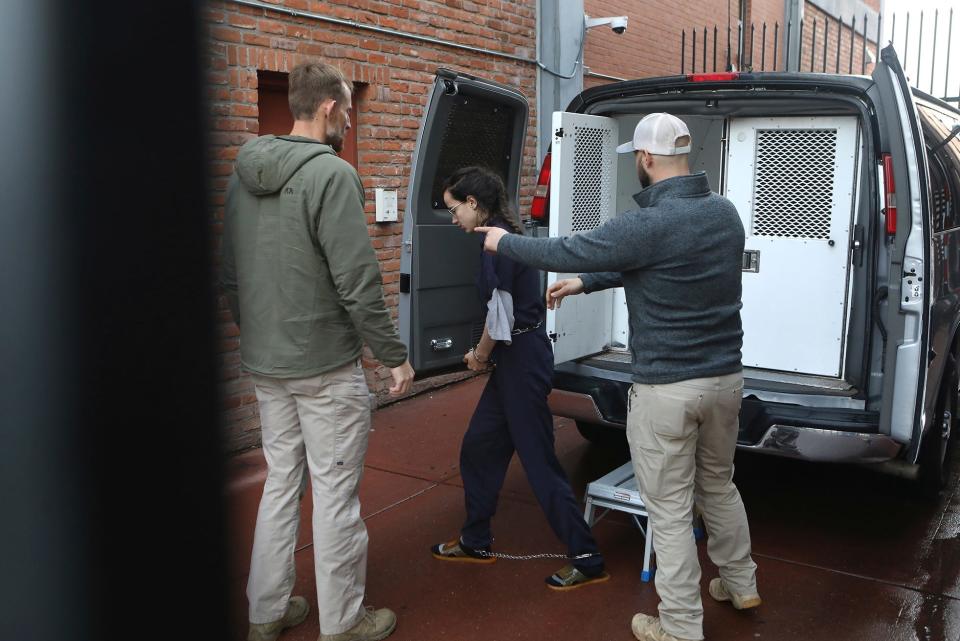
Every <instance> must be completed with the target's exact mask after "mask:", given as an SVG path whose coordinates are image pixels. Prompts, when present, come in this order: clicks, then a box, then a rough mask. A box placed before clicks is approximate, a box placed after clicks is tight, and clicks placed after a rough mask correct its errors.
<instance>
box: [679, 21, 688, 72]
mask: <svg viewBox="0 0 960 641" xmlns="http://www.w3.org/2000/svg"><path fill="white" fill-rule="evenodd" d="M686 58H687V30H686V29H684V30H683V31H682V32H681V33H680V75H681V76H682V75H683V74H685V73H686V72H687V70H686V68H684V66H683V65H684V63H686Z"/></svg>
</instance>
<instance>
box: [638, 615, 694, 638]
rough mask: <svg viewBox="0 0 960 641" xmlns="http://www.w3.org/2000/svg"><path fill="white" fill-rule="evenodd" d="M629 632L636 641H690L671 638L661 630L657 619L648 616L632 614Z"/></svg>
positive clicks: (661, 627)
mask: <svg viewBox="0 0 960 641" xmlns="http://www.w3.org/2000/svg"><path fill="white" fill-rule="evenodd" d="M630 630H632V631H633V636H635V637H636V638H637V639H638V641H690V640H689V639H681V638H680V637H675V636H673V635H672V634H670V633H669V632H667V631H666V630H664V629H663V626H661V625H660V619H659V618H658V617H652V616H650V615H648V614H634V615H633V620H632V621H631V622H630Z"/></svg>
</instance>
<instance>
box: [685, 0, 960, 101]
mask: <svg viewBox="0 0 960 641" xmlns="http://www.w3.org/2000/svg"><path fill="white" fill-rule="evenodd" d="M929 13H930V12H927V14H928V15H929ZM925 17H926V16H925V15H924V12H923V11H921V12H920V17H919V20H920V25H919V29H917V30H916V31H915V35H914V37H915V40H916V41H917V43H916V52H915V54H914V55H913V56H911V54H912V51H911V48H910V47H911V43H910V36H911V31H910V18H911V16H910V12H907V13H906V15H905V17H903V18H900V20H901V24H903V25H904V26H903V29H902V31H903V33H902V34H898V31H897V20H898V17H897V15H896V14H892V15H891V18H890V23H891V24H890V29H889V32H887V33H885V32H884V24H883V19H882V16H881V17H878V18H877V19H876V24H875V25H874V24H871V21H870V16H869V15H868V14H864V16H863V18H862V20H861V21H859V22H858V20H857V17H856V16H851V17H850V19H849V20H845V19H844V18H843V17H839V18H837V17H832V16H823V17H816V16H814V17H813V18H811V19H804V20H802V21H800V23H799V24H796V25H795V24H793V23H792V22H787V23H786V25H785V26H784V25H781V24H780V23H779V22H774V23H773V24H772V25H770V24H768V23H766V22H763V23H762V24H759V25H757V24H751V25H750V26H749V28H748V29H746V28H744V25H742V24H738V25H737V26H736V28H734V27H732V26H729V25H728V26H727V27H719V26H718V25H714V26H713V28H712V30H711V29H710V28H709V27H703V29H702V30H701V29H699V28H693V29H689V30H687V29H684V30H682V31H681V33H680V73H681V74H685V73H707V72H717V71H732V70H734V69H735V68H736V69H739V70H741V71H787V70H789V69H794V70H798V71H802V72H819V73H838V74H844V73H846V74H854V73H856V74H867V73H869V72H870V68H868V65H870V64H871V63H872V62H873V61H875V60H878V59H879V57H880V47H881V43H883V42H885V40H886V41H887V42H892V43H893V44H894V47H895V48H896V49H897V51H898V53H899V52H902V54H900V55H901V63H902V64H903V68H904V70H905V72H907V75H908V79H909V80H910V81H911V82H912V83H913V84H914V86H917V87H920V85H919V80H920V78H921V68H922V66H924V67H925V66H926V65H929V68H930V81H929V85H928V86H925V87H920V88H923V89H925V90H928V93H930V94H932V95H937V93H940V91H939V90H940V89H941V88H942V93H940V97H941V98H943V99H944V100H947V101H953V102H957V101H960V82H958V83H955V85H956V86H953V87H951V86H950V85H949V84H948V83H949V80H950V56H951V54H952V52H953V9H950V11H949V14H948V15H946V14H945V15H943V16H942V17H943V18H944V19H945V22H946V26H945V29H941V28H940V24H941V14H940V11H939V10H936V11H934V12H933V16H932V21H931V20H928V21H927V24H928V26H932V27H933V28H932V29H930V30H929V31H927V32H924V19H925ZM931 22H932V25H931ZM904 23H905V24H904ZM795 30H796V33H794V31H795ZM941 31H946V38H945V39H946V42H945V43H944V44H945V51H946V55H945V58H939V57H938V56H939V55H940V54H941V53H942V52H941V51H940V49H938V47H937V38H938V37H939V36H940V35H941ZM804 32H806V38H805V33H804ZM884 36H886V38H885V37H884ZM898 36H899V38H898ZM927 37H929V38H932V46H930V47H923V46H921V44H920V43H921V42H924V40H925V38H927ZM794 39H795V40H796V41H799V43H800V46H799V50H798V51H796V52H794V53H793V54H791V51H790V49H791V48H790V47H788V46H787V43H788V42H791V41H793V40H794ZM771 45H772V47H771ZM901 45H902V46H901ZM941 48H943V47H941ZM958 48H960V43H958ZM857 52H859V55H858V56H855V54H856V53H857ZM791 55H793V56H795V58H793V59H791ZM913 57H915V58H916V63H915V64H916V75H915V76H911V74H910V73H909V71H910V70H912V69H913V67H912V66H908V64H909V65H912V64H913ZM871 58H872V60H871ZM941 62H943V63H945V64H940V63H941ZM925 84H926V83H925Z"/></svg>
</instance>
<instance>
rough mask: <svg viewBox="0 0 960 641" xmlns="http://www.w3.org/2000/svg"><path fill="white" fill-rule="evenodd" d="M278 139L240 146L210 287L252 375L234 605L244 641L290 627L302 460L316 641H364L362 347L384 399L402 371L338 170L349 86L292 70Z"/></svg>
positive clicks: (371, 629) (350, 173) (365, 397)
mask: <svg viewBox="0 0 960 641" xmlns="http://www.w3.org/2000/svg"><path fill="white" fill-rule="evenodd" d="M289 98H290V110H291V112H292V113H293V116H294V119H295V123H294V126H293V130H292V131H291V133H290V135H289V136H262V137H260V138H257V139H255V140H251V141H250V142H248V143H247V144H245V145H244V146H243V148H242V149H241V150H240V153H239V155H238V156H237V164H236V171H235V173H234V175H233V177H232V178H231V181H230V186H229V188H228V191H227V203H226V213H225V221H224V231H223V261H222V285H223V288H224V290H225V292H226V294H227V298H228V301H229V304H230V310H231V312H232V313H233V318H234V321H235V322H236V323H237V325H238V327H240V329H241V336H240V353H241V358H242V362H243V366H244V367H245V368H246V369H247V370H249V371H250V372H251V374H252V375H253V381H254V384H255V387H256V393H257V400H258V401H259V404H260V423H261V430H262V436H263V453H264V457H265V458H266V460H267V467H268V472H267V479H266V482H265V484H264V488H263V498H262V499H261V501H260V510H259V513H258V514H257V527H256V534H255V536H254V544H253V556H252V560H251V564H250V578H249V581H248V583H247V598H248V599H249V602H250V611H249V619H250V630H249V634H248V639H249V641H273V640H274V639H276V638H277V637H278V636H279V635H280V632H281V631H282V630H283V629H284V628H288V627H292V626H294V625H297V624H299V623H300V622H302V621H303V620H304V619H305V618H306V616H307V613H308V611H309V606H308V604H307V601H306V599H304V598H303V597H291V591H292V589H293V584H294V578H295V567H294V549H295V547H296V540H297V529H298V524H299V522H300V504H299V499H300V483H301V479H302V477H303V473H304V465H307V466H308V468H309V472H310V480H311V486H312V489H313V552H314V561H315V569H316V581H317V601H318V607H319V615H320V631H321V635H320V639H321V641H371V640H375V639H383V638H384V637H386V636H388V635H389V634H390V633H391V632H392V631H393V629H394V627H395V626H396V615H395V614H394V613H393V612H391V611H390V610H388V609H386V608H383V609H379V610H367V609H365V608H364V605H363V596H364V587H365V582H366V561H367V531H366V528H365V526H364V524H363V520H362V519H361V518H360V502H359V499H358V496H357V492H358V489H359V484H360V477H361V474H362V472H363V460H364V456H365V454H366V450H367V435H368V433H369V431H370V400H369V392H368V389H367V385H366V381H365V379H364V376H363V371H362V369H361V367H360V362H359V359H360V353H361V350H362V347H363V343H364V342H366V344H367V345H369V346H370V349H371V350H372V351H373V353H374V355H375V356H376V358H377V359H379V360H380V362H382V363H383V364H384V365H386V366H387V367H390V368H391V374H392V375H393V382H394V384H393V386H392V387H391V388H390V392H391V394H394V395H399V394H403V393H405V392H406V391H408V390H409V388H410V384H411V382H412V380H413V375H414V373H413V369H412V368H411V367H410V363H409V362H408V361H407V350H406V348H405V347H404V345H403V343H402V342H401V341H400V340H399V338H398V336H397V331H396V328H395V327H394V325H393V322H392V320H391V318H390V314H389V312H388V311H387V309H386V306H385V304H384V300H383V292H382V289H381V278H380V269H379V265H378V263H377V259H376V255H375V254H374V251H373V248H372V247H371V245H370V239H369V237H368V234H367V227H366V216H365V214H364V211H363V203H364V194H363V187H362V186H361V184H360V178H359V176H358V175H357V172H356V170H354V169H353V167H351V166H350V165H349V164H348V163H347V162H345V161H344V160H342V159H340V158H339V157H338V156H337V155H336V153H335V152H338V151H340V149H341V147H342V145H343V138H344V135H345V133H346V131H347V130H348V129H349V128H350V114H349V112H350V107H351V88H350V85H349V84H348V83H347V81H346V79H345V78H344V76H343V75H342V74H341V73H340V71H339V70H337V69H336V68H334V67H331V66H329V65H325V64H318V63H305V64H302V65H300V66H298V67H297V68H295V69H294V70H293V72H291V74H290V92H289Z"/></svg>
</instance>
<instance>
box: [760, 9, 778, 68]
mask: <svg viewBox="0 0 960 641" xmlns="http://www.w3.org/2000/svg"><path fill="white" fill-rule="evenodd" d="M773 59H774V60H776V59H777V58H776V53H774V58H773ZM766 70H767V21H766V20H764V21H763V29H762V30H761V32H760V71H766Z"/></svg>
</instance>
